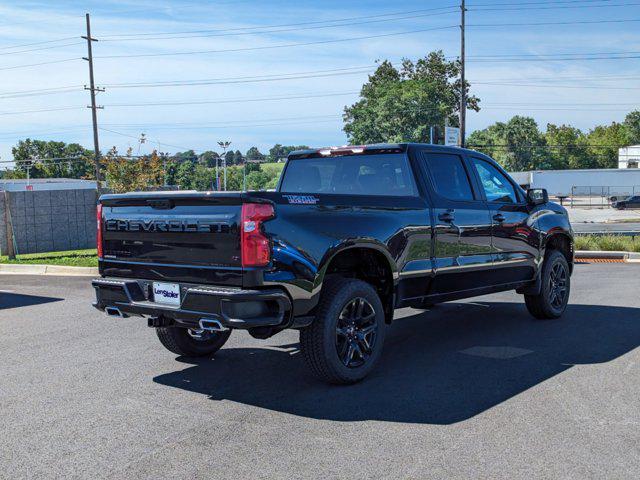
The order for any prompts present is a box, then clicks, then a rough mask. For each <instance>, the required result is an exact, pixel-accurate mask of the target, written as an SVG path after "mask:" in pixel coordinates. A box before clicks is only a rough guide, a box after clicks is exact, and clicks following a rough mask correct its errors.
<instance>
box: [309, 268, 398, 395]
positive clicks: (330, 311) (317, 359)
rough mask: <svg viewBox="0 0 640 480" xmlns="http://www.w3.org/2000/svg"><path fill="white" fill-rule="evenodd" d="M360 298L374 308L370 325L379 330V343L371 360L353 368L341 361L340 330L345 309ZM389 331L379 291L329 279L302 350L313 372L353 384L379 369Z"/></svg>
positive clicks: (359, 283) (358, 282) (354, 282)
mask: <svg viewBox="0 0 640 480" xmlns="http://www.w3.org/2000/svg"><path fill="white" fill-rule="evenodd" d="M359 298H361V299H364V300H366V302H368V304H369V306H370V307H371V308H372V309H373V312H374V316H373V318H372V319H371V320H370V322H371V324H372V325H373V324H374V325H375V327H376V330H375V340H374V342H373V345H372V346H371V353H370V355H369V356H368V358H367V360H366V361H364V363H363V364H362V365H360V366H357V367H353V366H351V367H349V366H345V364H344V363H343V362H342V361H341V360H340V357H339V354H338V351H337V343H336V342H337V333H336V328H337V326H338V321H339V317H340V315H341V313H343V310H344V309H345V308H347V306H348V305H349V304H350V302H353V301H354V300H356V299H359ZM385 330H386V324H385V315H384V308H383V305H382V302H381V301H380V297H379V296H378V294H377V292H376V291H375V289H374V288H373V287H372V286H371V285H369V284H368V283H366V282H363V281H361V280H356V279H350V278H340V277H338V278H333V279H331V280H327V282H326V284H325V285H324V287H323V289H322V294H321V297H320V302H319V304H318V308H317V313H316V316H315V319H314V321H313V322H312V323H311V325H309V326H308V327H305V328H303V329H301V330H300V350H301V352H302V356H303V357H304V359H305V361H306V363H307V365H308V367H309V368H310V370H311V372H312V373H313V374H314V375H315V376H316V377H318V378H319V379H321V380H323V381H324V382H327V383H332V384H342V385H346V384H352V383H356V382H358V381H360V380H362V379H363V378H364V377H366V376H367V375H368V374H369V373H370V372H371V370H373V368H374V367H375V364H376V363H377V361H378V360H379V358H380V355H381V353H382V347H383V344H384V337H385Z"/></svg>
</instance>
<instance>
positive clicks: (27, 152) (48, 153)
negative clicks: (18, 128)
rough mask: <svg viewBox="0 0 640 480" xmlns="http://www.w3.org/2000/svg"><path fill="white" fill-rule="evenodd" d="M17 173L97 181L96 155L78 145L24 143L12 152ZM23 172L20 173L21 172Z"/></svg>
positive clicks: (53, 142) (19, 144) (35, 176)
mask: <svg viewBox="0 0 640 480" xmlns="http://www.w3.org/2000/svg"><path fill="white" fill-rule="evenodd" d="M11 152H12V154H13V158H14V160H15V161H16V173H17V174H18V175H22V174H24V175H25V176H26V171H27V168H29V170H30V171H29V175H30V176H31V177H33V178H61V177H66V178H85V179H92V178H95V172H94V169H95V167H94V163H93V159H92V156H93V154H92V152H91V151H89V150H86V149H85V148H84V147H82V146H81V145H79V144H77V143H70V144H67V143H65V142H58V141H45V140H32V139H30V138H27V139H25V140H20V141H19V142H18V144H17V145H16V146H15V147H13V148H12V149H11ZM18 172H19V173H18Z"/></svg>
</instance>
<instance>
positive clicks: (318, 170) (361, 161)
mask: <svg viewBox="0 0 640 480" xmlns="http://www.w3.org/2000/svg"><path fill="white" fill-rule="evenodd" d="M280 191H281V192H292V193H332V194H345V195H390V196H412V195H415V194H416V189H415V186H414V182H413V177H412V175H411V170H410V167H409V160H408V158H407V156H406V155H405V154H378V155H346V156H336V157H322V158H301V159H292V160H289V163H288V164H287V167H286V169H285V171H284V177H283V178H282V183H281V185H280Z"/></svg>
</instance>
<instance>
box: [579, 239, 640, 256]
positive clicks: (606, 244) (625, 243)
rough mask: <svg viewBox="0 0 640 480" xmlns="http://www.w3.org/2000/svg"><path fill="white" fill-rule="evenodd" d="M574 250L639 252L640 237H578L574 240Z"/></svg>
mask: <svg viewBox="0 0 640 480" xmlns="http://www.w3.org/2000/svg"><path fill="white" fill-rule="evenodd" d="M575 245H576V250H587V251H589V250H591V251H593V250H603V251H607V252H611V251H625V252H640V236H638V237H635V240H634V237H625V236H622V235H603V236H598V235H579V236H577V237H576V238H575Z"/></svg>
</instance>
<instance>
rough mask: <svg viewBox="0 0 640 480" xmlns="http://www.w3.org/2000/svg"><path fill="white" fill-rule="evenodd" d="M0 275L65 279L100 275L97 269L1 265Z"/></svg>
mask: <svg viewBox="0 0 640 480" xmlns="http://www.w3.org/2000/svg"><path fill="white" fill-rule="evenodd" d="M0 275H59V276H65V277H76V276H81V277H92V276H97V275H98V269H97V268H95V267H65V266H63V265H30V264H25V265H21V264H11V263H6V264H0Z"/></svg>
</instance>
